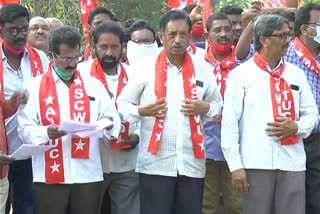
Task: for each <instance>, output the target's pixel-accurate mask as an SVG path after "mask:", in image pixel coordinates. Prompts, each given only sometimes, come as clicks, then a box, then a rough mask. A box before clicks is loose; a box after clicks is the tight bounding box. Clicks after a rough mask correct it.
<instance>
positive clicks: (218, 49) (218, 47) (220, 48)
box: [209, 39, 233, 55]
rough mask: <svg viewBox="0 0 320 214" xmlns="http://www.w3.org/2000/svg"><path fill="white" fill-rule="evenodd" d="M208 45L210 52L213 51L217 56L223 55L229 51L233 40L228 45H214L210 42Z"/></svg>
mask: <svg viewBox="0 0 320 214" xmlns="http://www.w3.org/2000/svg"><path fill="white" fill-rule="evenodd" d="M209 45H210V47H211V48H212V50H214V52H216V53H217V54H219V55H223V54H225V53H227V52H228V51H229V50H231V47H232V45H233V39H232V41H231V42H229V43H219V44H216V43H214V42H213V41H211V40H210V41H209Z"/></svg>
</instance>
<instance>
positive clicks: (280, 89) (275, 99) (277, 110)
mask: <svg viewBox="0 0 320 214" xmlns="http://www.w3.org/2000/svg"><path fill="white" fill-rule="evenodd" d="M281 60H282V62H283V64H282V65H281V68H280V71H271V69H270V68H269V66H267V63H266V62H265V60H264V59H263V58H262V56H261V55H260V53H259V52H258V51H256V53H255V54H254V55H253V61H254V62H255V63H256V64H257V66H258V67H259V68H261V69H262V70H264V71H266V72H268V73H269V74H270V90H271V100H272V109H273V118H274V120H275V121H276V122H279V120H278V119H277V118H278V117H289V118H291V119H292V120H295V119H296V116H295V110H294V99H293V96H292V92H291V89H290V87H289V85H288V83H287V81H286V80H285V79H284V78H283V77H282V73H283V71H284V68H285V64H284V60H283V59H281ZM298 142H299V141H298V138H297V136H296V135H290V136H287V137H285V138H283V139H282V140H281V144H282V145H291V144H297V143H298Z"/></svg>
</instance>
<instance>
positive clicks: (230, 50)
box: [203, 13, 242, 214]
mask: <svg viewBox="0 0 320 214" xmlns="http://www.w3.org/2000/svg"><path fill="white" fill-rule="evenodd" d="M207 28H208V34H206V37H207V40H208V43H209V46H208V48H207V50H206V52H205V54H204V58H205V59H206V60H207V62H208V63H209V64H210V65H211V66H212V73H213V74H214V75H215V78H216V81H217V85H218V87H219V88H220V93H221V96H222V98H224V90H225V88H226V80H227V78H228V75H229V72H230V71H231V70H232V69H234V68H235V67H236V65H237V61H236V59H235V51H234V49H235V48H234V46H233V31H232V23H231V20H230V19H229V18H228V16H227V15H226V14H224V13H216V14H214V15H212V16H210V17H209V18H208V21H207ZM222 114H223V113H222ZM204 128H205V133H206V141H205V146H206V155H207V160H206V179H205V188H204V200H203V214H214V213H218V207H219V195H220V191H219V188H220V185H219V180H221V181H222V184H223V199H224V207H225V211H226V213H234V214H236V213H242V207H241V202H240V195H239V193H237V192H236V191H235V189H234V188H233V186H232V182H231V173H230V171H229V168H228V165H227V162H226V161H225V158H224V156H223V153H222V150H221V137H220V136H221V117H220V118H219V119H218V120H217V121H215V122H211V121H205V122H204Z"/></svg>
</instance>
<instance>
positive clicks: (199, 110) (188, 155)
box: [118, 10, 222, 214]
mask: <svg viewBox="0 0 320 214" xmlns="http://www.w3.org/2000/svg"><path fill="white" fill-rule="evenodd" d="M190 32H191V21H190V19H189V17H188V15H187V14H186V13H185V12H183V11H181V10H171V11H169V12H167V13H165V14H164V15H163V16H162V17H161V18H160V33H159V37H160V40H161V42H162V44H163V47H164V48H163V49H162V50H161V51H160V52H157V53H156V54H154V55H152V56H149V57H146V58H145V60H144V61H143V62H142V63H141V64H139V65H137V67H135V68H134V69H133V70H134V72H135V75H134V77H133V78H131V79H129V82H128V84H127V85H126V87H125V88H124V89H123V90H122V92H121V95H120V97H119V101H118V107H119V111H120V113H122V114H123V117H124V119H125V120H128V121H130V122H136V121H139V120H141V131H140V144H139V154H138V160H137V166H136V171H137V172H139V185H140V186H139V187H140V206H141V214H149V213H154V214H169V213H184V214H201V213H202V201H203V184H204V176H205V150H204V145H203V141H204V140H203V138H204V137H203V131H202V120H201V118H202V117H207V118H211V120H215V119H217V117H219V115H220V109H221V104H222V100H221V95H220V92H219V89H218V87H217V84H216V83H215V80H214V78H213V75H212V69H210V67H209V65H208V64H207V63H206V62H205V60H204V59H203V58H200V57H197V56H195V55H193V54H189V52H188V51H187V50H186V47H187V45H188V43H189V40H190Z"/></svg>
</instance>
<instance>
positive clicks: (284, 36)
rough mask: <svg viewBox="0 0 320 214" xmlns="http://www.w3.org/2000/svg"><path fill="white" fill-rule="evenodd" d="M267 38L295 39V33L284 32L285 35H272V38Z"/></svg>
mask: <svg viewBox="0 0 320 214" xmlns="http://www.w3.org/2000/svg"><path fill="white" fill-rule="evenodd" d="M267 37H278V38H279V39H281V40H284V39H286V38H288V37H289V38H291V39H292V37H293V33H291V32H284V33H278V34H273V35H270V36H267Z"/></svg>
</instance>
